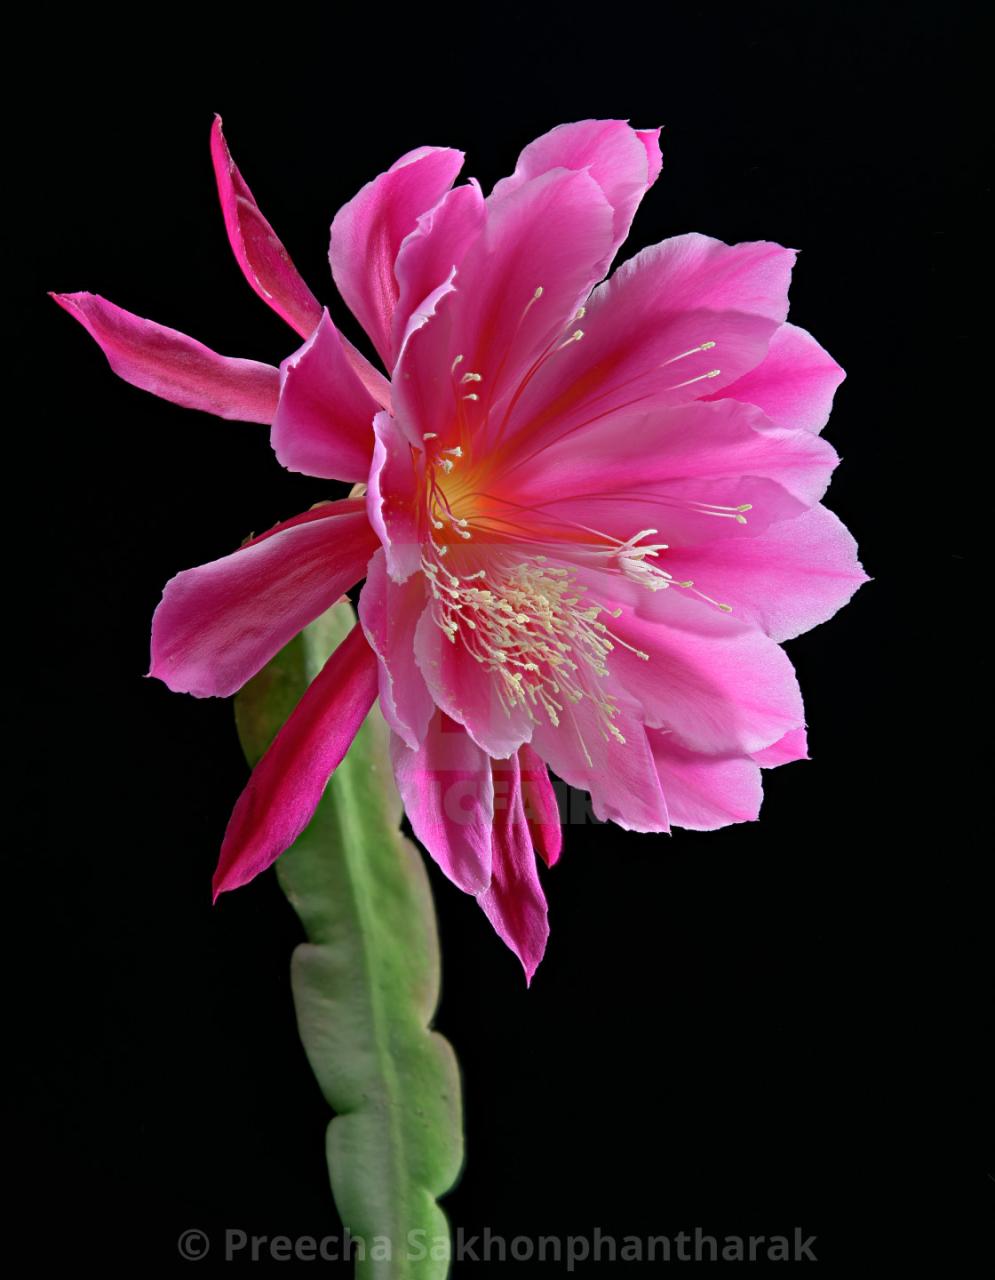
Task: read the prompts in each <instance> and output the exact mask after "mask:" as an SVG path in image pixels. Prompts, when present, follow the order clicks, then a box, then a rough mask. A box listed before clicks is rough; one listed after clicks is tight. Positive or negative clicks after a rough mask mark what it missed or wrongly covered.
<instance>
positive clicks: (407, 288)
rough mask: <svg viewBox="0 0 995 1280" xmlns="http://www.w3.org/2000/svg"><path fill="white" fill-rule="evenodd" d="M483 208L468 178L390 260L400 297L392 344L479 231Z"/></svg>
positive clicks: (394, 346) (399, 343)
mask: <svg viewBox="0 0 995 1280" xmlns="http://www.w3.org/2000/svg"><path fill="white" fill-rule="evenodd" d="M485 216H486V208H485V205H484V197H483V196H482V195H481V194H480V187H479V186H478V184H477V183H476V181H475V180H473V179H471V180H470V183H469V185H468V186H465V187H454V188H453V189H452V191H447V192H446V194H445V195H444V196H443V197H442V199H441V200H440V201H439V203H438V204H437V205H436V206H435V207H434V208H433V209H430V210H429V211H428V212H427V213H423V214H422V215H421V217H420V218H419V219H418V225H417V227H416V228H415V230H414V231H412V232H411V234H410V235H409V236H407V237H406V238H405V240H404V241H403V243H402V244H401V248H400V250H399V252H398V255H397V261H396V262H395V264H394V275H395V277H396V279H397V285H398V298H397V306H396V308H395V310H394V316H393V320H392V321H391V349H392V353H393V356H394V358H395V359H396V358H397V356H398V354H399V353H400V350H401V346H402V344H403V341H404V336H405V333H406V331H407V327H408V321H409V320H410V319H411V315H412V313H413V312H414V311H415V310H416V309H419V310H420V309H421V304H422V303H423V300H424V299H426V298H427V297H428V296H429V295H430V294H431V293H433V292H434V291H435V290H436V289H437V288H438V287H439V285H441V284H442V283H443V282H444V281H447V280H448V279H449V278H450V276H451V275H452V272H453V268H454V267H459V265H460V264H461V263H462V261H463V256H464V254H465V253H466V251H467V249H468V248H469V246H470V245H471V244H472V243H473V241H474V240H475V239H476V238H477V236H478V235H479V234H480V232H481V230H482V229H483V225H484V218H485Z"/></svg>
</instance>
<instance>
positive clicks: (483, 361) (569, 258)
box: [394, 169, 612, 443]
mask: <svg viewBox="0 0 995 1280" xmlns="http://www.w3.org/2000/svg"><path fill="white" fill-rule="evenodd" d="M611 222H612V210H611V207H610V205H609V204H608V202H607V201H606V200H605V197H604V195H603V193H602V191H601V188H600V187H599V186H598V184H597V183H596V182H595V181H594V180H593V179H592V178H591V177H589V176H588V174H587V173H586V172H583V171H581V172H576V173H574V172H571V171H569V170H562V169H561V170H553V171H552V172H550V173H547V174H543V175H542V176H541V177H538V178H534V179H532V180H531V181H530V182H526V183H525V184H524V185H523V186H521V187H519V188H518V190H516V191H512V192H511V194H510V195H508V196H506V197H505V198H504V199H502V200H500V201H499V202H497V203H496V204H494V205H493V206H491V205H489V206H488V215H487V223H486V226H485V229H484V231H483V233H482V234H481V235H480V236H479V237H478V238H477V239H476V240H475V241H474V243H473V244H472V245H471V247H470V248H469V250H468V251H467V253H466V256H465V257H464V259H463V262H462V265H461V266H460V267H459V269H458V271H457V274H456V278H455V288H454V289H453V290H452V291H451V292H450V293H449V294H448V296H446V297H444V298H443V299H442V300H441V305H439V306H438V307H437V309H436V314H435V315H434V316H433V318H432V319H431V320H430V321H429V322H428V323H427V324H425V325H423V326H422V327H421V328H420V329H418V330H417V331H416V332H413V333H410V334H409V337H408V340H407V342H406V345H405V348H404V351H403V353H402V355H401V357H400V359H399V361H398V369H397V374H396V376H395V379H394V386H395V412H396V413H397V415H398V417H399V418H401V419H402V421H403V425H404V429H405V431H406V432H407V434H408V436H409V439H412V440H414V439H418V438H420V437H421V435H422V434H423V433H424V432H436V433H439V434H440V435H442V436H444V437H447V438H448V436H449V435H453V436H454V437H455V436H456V435H457V434H458V431H459V425H458V419H459V415H463V421H464V423H465V428H466V430H467V432H469V433H471V434H480V433H481V432H484V431H485V430H486V431H491V430H492V429H494V428H495V427H496V424H495V423H492V424H490V426H487V427H486V428H485V423H486V422H487V418H488V413H489V410H490V407H491V405H492V404H494V403H497V402H499V401H500V398H501V395H502V390H503V389H505V388H507V387H509V386H514V385H517V383H518V381H519V380H520V379H521V378H522V377H523V375H524V372H525V370H526V369H527V368H528V367H529V366H530V365H531V364H532V363H533V362H534V361H535V360H536V359H537V358H538V357H539V356H540V355H541V353H542V352H543V350H544V349H545V348H546V347H548V346H550V344H552V343H554V342H558V341H559V339H560V337H561V336H562V337H564V338H565V337H566V336H567V334H568V333H569V332H570V330H571V329H572V327H573V317H574V316H575V315H576V312H577V308H578V307H579V306H580V304H581V303H582V302H583V300H584V298H585V297H586V296H587V293H588V291H589V289H590V287H591V285H592V283H593V282H594V281H595V280H596V279H597V278H598V276H597V272H598V270H599V263H600V262H601V261H602V259H603V258H604V256H605V254H606V253H607V252H608V250H609V247H610V243H611ZM457 357H459V359H458V360H457ZM471 374H479V375H480V381H474V382H473V387H474V388H475V389H473V390H471V389H470V384H469V383H467V382H465V381H464V379H466V377H467V376H468V375H471ZM466 397H470V399H467V398H466ZM473 397H476V399H473ZM450 443H451V441H450Z"/></svg>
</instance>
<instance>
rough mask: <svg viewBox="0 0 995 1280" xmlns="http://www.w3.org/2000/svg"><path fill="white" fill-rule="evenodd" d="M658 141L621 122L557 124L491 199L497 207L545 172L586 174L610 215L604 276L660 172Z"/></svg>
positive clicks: (649, 132)
mask: <svg viewBox="0 0 995 1280" xmlns="http://www.w3.org/2000/svg"><path fill="white" fill-rule="evenodd" d="M659 138H660V130H659V129H651V130H644V131H642V132H639V131H637V130H636V129H633V128H631V127H630V126H629V125H628V124H627V123H626V122H625V121H624V120H581V121H578V122H577V123H576V124H561V125H558V126H557V127H556V128H555V129H551V130H550V132H549V133H546V134H543V135H542V137H541V138H536V140H535V141H534V142H530V143H529V145H528V146H527V147H526V148H525V150H524V151H523V152H522V154H521V155H520V156H519V157H518V163H517V164H516V165H515V172H514V173H513V174H512V175H511V176H510V177H508V178H504V179H502V180H501V181H500V182H499V183H498V184H497V186H496V187H495V188H494V191H493V192H492V194H491V196H490V200H491V202H492V203H496V202H497V201H498V200H500V199H502V198H503V197H504V196H506V195H508V194H510V193H511V192H512V191H516V190H517V189H518V188H519V187H520V186H522V185H523V184H524V183H526V182H528V181H529V180H530V179H532V178H537V177H539V176H540V175H541V174H544V173H548V172H549V170H550V169H586V170H587V171H588V172H589V173H590V175H591V177H592V178H593V179H594V180H595V182H596V183H597V184H598V186H599V187H600V188H601V190H602V191H603V192H604V195H605V199H606V200H607V201H608V203H609V204H610V205H611V207H612V211H613V220H612V240H611V245H610V246H609V248H608V249H607V250H606V253H605V258H604V261H603V263H601V264H599V272H600V275H604V274H605V272H606V271H607V270H608V267H609V266H610V264H611V260H612V258H613V257H614V256H615V253H616V251H617V249H618V247H619V245H620V244H621V243H622V241H623V240H624V239H625V237H626V236H627V235H628V233H629V227H630V225H631V223H632V219H633V216H634V214H635V212H636V209H637V208H638V207H639V203H640V201H641V200H642V198H643V196H644V195H645V193H646V192H647V190H648V189H649V187H650V186H651V185H652V183H653V182H654V181H655V180H656V178H657V176H658V174H659V172H660V167H661V163H662V161H661V159H660V142H659Z"/></svg>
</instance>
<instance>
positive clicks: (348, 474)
mask: <svg viewBox="0 0 995 1280" xmlns="http://www.w3.org/2000/svg"><path fill="white" fill-rule="evenodd" d="M379 410H380V406H379V404H378V403H377V401H376V400H374V398H373V397H372V396H371V395H370V393H369V392H368V391H367V390H366V388H365V387H364V386H363V384H362V382H361V381H360V380H359V378H358V376H357V375H356V372H355V370H354V369H353V367H352V364H351V362H350V361H349V358H348V356H347V354H346V350H345V345H344V343H343V341H342V337H341V335H340V334H339V331H338V330H337V329H336V328H335V325H334V324H333V323H332V321H331V318H330V317H329V315H328V312H327V311H325V312H324V313H323V314H322V317H321V320H320V322H319V323H318V326H317V327H316V328H315V330H314V332H313V333H312V334H311V337H310V338H308V340H307V342H305V344H304V346H303V347H301V349H300V350H299V351H296V352H295V353H294V354H293V355H292V356H289V357H288V358H287V359H286V360H284V362H283V364H282V365H281V366H280V403H279V405H278V406H277V410H276V416H275V417H274V419H273V430H272V433H271V435H270V440H271V442H272V445H273V450H274V452H275V453H276V456H277V458H279V460H280V461H281V462H282V463H283V465H284V466H285V467H287V468H289V470H291V471H302V472H303V473H304V474H305V475H309V476H321V477H323V478H324V479H327V480H352V481H357V480H366V478H367V476H368V475H369V471H370V460H371V458H372V456H373V419H374V416H375V415H376V414H377V413H378V412H379Z"/></svg>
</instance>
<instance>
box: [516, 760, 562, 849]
mask: <svg viewBox="0 0 995 1280" xmlns="http://www.w3.org/2000/svg"><path fill="white" fill-rule="evenodd" d="M518 765H519V768H520V770H521V775H522V804H523V806H524V808H525V817H526V819H527V820H528V824H529V832H530V834H531V836H532V844H533V845H534V846H535V850H536V853H538V854H539V856H540V857H541V858H542V860H543V862H545V864H546V866H547V867H551V866H552V865H553V864H554V863H555V862H557V861H559V857H560V853H561V851H562V849H563V827H562V825H561V823H560V807H559V805H558V804H557V802H556V792H555V791H554V790H553V784H552V783H551V782H550V780H549V770H548V769H547V768H546V765H545V764H544V762H543V761H542V760H541V759H540V758H539V756H538V755H537V754H536V753H535V751H533V749H532V748H531V747H530V746H529V745H528V744H527V743H526V745H525V746H523V747H519V749H518Z"/></svg>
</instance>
